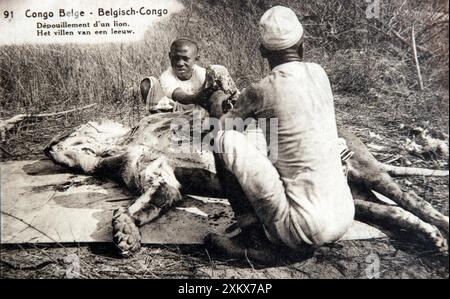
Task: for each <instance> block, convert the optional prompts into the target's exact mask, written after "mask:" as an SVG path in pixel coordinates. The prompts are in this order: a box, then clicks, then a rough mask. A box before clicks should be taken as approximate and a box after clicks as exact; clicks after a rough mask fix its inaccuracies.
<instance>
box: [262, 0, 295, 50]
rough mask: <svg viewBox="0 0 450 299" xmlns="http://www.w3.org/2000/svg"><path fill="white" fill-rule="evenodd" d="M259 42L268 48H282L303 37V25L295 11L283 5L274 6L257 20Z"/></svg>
mask: <svg viewBox="0 0 450 299" xmlns="http://www.w3.org/2000/svg"><path fill="white" fill-rule="evenodd" d="M259 31H260V33H261V43H262V44H263V46H264V47H265V48H266V49H268V50H274V51H277V50H284V49H287V48H290V47H292V46H293V45H295V44H296V43H297V42H298V41H299V40H300V39H301V38H302V37H303V26H302V24H300V21H299V20H298V18H297V15H296V14H295V12H294V11H293V10H292V9H290V8H287V7H284V6H274V7H272V8H271V9H269V10H268V11H266V12H265V13H264V14H263V16H262V17H261V20H260V21H259Z"/></svg>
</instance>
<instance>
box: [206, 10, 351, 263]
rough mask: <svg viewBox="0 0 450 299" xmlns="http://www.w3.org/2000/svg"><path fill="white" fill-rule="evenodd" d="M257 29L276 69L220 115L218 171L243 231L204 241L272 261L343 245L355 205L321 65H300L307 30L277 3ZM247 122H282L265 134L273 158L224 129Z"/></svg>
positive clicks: (264, 51) (264, 52)
mask: <svg viewBox="0 0 450 299" xmlns="http://www.w3.org/2000/svg"><path fill="white" fill-rule="evenodd" d="M259 29H260V34H261V39H260V41H261V46H260V51H261V55H262V56H263V57H264V58H266V59H267V60H268V62H269V65H270V68H271V72H270V74H269V75H268V76H267V77H265V78H264V79H262V80H261V81H260V82H258V83H255V84H252V85H250V86H249V87H248V88H246V89H244V90H243V91H242V94H241V96H240V98H239V100H238V101H237V103H236V105H235V106H234V108H233V109H232V110H230V111H229V112H227V113H226V114H224V115H222V116H221V118H220V123H221V124H222V130H221V131H219V132H218V134H217V135H216V138H215V147H216V153H215V160H216V166H217V172H218V175H219V179H220V181H221V184H222V186H223V187H224V188H225V190H226V191H227V192H228V194H227V195H229V196H228V198H229V200H230V203H231V206H232V208H233V210H234V212H235V215H236V219H237V224H238V225H239V227H240V229H241V234H240V235H238V236H235V237H228V236H225V235H219V234H210V235H208V236H207V237H206V239H205V244H206V245H207V246H209V247H211V248H214V249H218V250H221V251H223V252H226V253H227V254H229V255H232V256H235V257H242V258H244V257H248V258H251V259H254V260H257V261H260V262H269V261H272V260H273V258H275V257H276V256H277V255H279V254H280V249H283V248H289V249H290V250H294V251H299V250H302V249H304V248H312V249H313V248H315V247H317V246H321V245H322V244H325V243H330V242H334V241H337V240H339V239H340V238H341V237H342V236H343V235H344V233H345V232H346V231H347V229H348V228H349V227H350V225H351V224H352V222H353V217H354V210H355V208H354V204H353V199H352V196H351V193H350V188H349V187H348V185H347V180H346V177H345V175H344V172H343V169H342V163H341V159H340V153H339V149H338V146H337V144H338V135H337V127H336V120H335V113H334V104H333V95H332V92H331V87H330V83H329V80H328V77H327V75H326V73H325V71H324V70H323V69H322V67H320V66H319V65H317V64H314V63H306V62H303V61H302V58H303V57H302V56H303V35H304V32H303V27H302V25H301V24H300V22H299V20H298V18H297V16H296V15H295V13H294V12H293V11H292V10H291V9H289V8H286V7H282V6H276V7H273V8H271V9H269V10H268V11H267V12H266V13H264V15H263V16H262V17H261V21H260V24H259ZM249 117H252V118H255V119H261V118H262V119H266V120H270V119H276V120H277V121H278V125H277V127H276V129H277V132H266V134H265V136H266V140H267V144H268V152H269V153H270V155H269V157H267V156H266V155H264V153H261V152H259V151H258V150H257V149H256V148H255V147H254V146H253V145H252V144H251V143H249V142H247V140H246V139H245V137H244V136H243V134H242V133H240V132H238V131H235V130H227V128H226V120H227V119H238V118H242V119H247V118H249ZM273 134H277V135H276V136H277V138H275V139H277V140H276V141H275V142H274V141H273V140H271V139H273V138H271V137H273ZM273 153H276V154H275V155H274V154H273Z"/></svg>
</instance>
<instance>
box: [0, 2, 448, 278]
mask: <svg viewBox="0 0 450 299" xmlns="http://www.w3.org/2000/svg"><path fill="white" fill-rule="evenodd" d="M218 2H219V1H201V2H196V4H194V5H187V7H188V9H187V10H186V11H185V12H184V13H183V14H182V15H180V16H178V17H177V16H174V17H173V18H171V19H170V20H168V21H167V22H169V23H163V24H161V25H160V26H161V28H163V29H164V28H165V29H168V28H170V29H169V30H161V28H160V29H158V30H154V32H153V36H151V37H150V36H149V37H146V39H145V40H144V41H142V42H141V43H136V44H128V45H104V46H96V47H94V46H76V45H66V46H48V47H46V46H40V47H34V46H24V47H0V52H1V53H2V55H1V56H0V79H1V81H0V83H1V84H0V87H1V88H0V107H1V110H0V117H2V118H6V117H10V116H13V115H15V114H18V113H23V112H48V111H51V112H54V111H62V110H66V109H70V108H72V107H81V106H84V105H86V104H89V103H93V102H97V103H98V105H97V106H96V107H94V108H93V109H90V110H86V111H79V112H75V113H72V114H68V115H65V116H60V117H49V118H45V119H40V120H36V119H31V120H29V121H27V122H24V123H22V124H21V125H19V126H18V127H17V128H16V129H15V130H13V131H11V132H10V133H9V134H8V135H7V138H6V141H5V142H2V143H1V148H2V150H1V157H0V159H1V161H6V160H25V159H34V158H42V157H43V154H42V150H43V148H44V146H45V145H46V143H47V142H48V141H49V140H50V139H51V138H52V137H53V136H54V135H56V134H59V133H60V132H61V131H65V130H71V129H72V128H74V127H75V126H77V125H79V124H82V123H85V122H87V121H88V120H98V119H99V118H108V119H114V120H116V121H120V122H122V123H124V124H125V125H128V126H133V125H135V124H136V123H137V121H138V120H139V119H140V118H141V117H142V115H143V105H142V104H141V103H140V99H139V97H138V93H137V82H139V79H140V78H142V77H143V76H146V75H150V74H157V73H160V72H161V71H162V70H163V69H164V68H165V67H167V65H168V61H167V59H165V53H166V52H167V48H168V45H169V43H170V41H171V40H173V38H174V37H175V36H178V35H192V36H194V37H195V38H196V39H198V40H199V41H200V44H201V48H202V49H203V51H202V60H201V64H204V65H206V64H208V63H221V64H224V65H226V66H227V68H228V69H229V70H230V71H231V73H232V75H233V77H234V78H235V79H236V81H237V83H238V85H239V87H241V88H242V87H244V86H245V85H246V84H247V83H249V82H251V81H254V80H257V79H258V78H260V77H261V76H263V74H264V73H265V72H266V71H267V67H266V66H264V64H263V61H262V60H260V59H259V58H258V55H257V54H258V53H257V48H256V46H255V45H256V36H255V34H251V32H253V31H254V30H256V27H255V26H256V24H257V23H256V22H257V19H258V16H259V15H260V14H261V12H262V11H263V10H264V9H265V6H267V5H271V4H274V3H275V2H277V3H279V2H280V3H283V4H285V3H288V4H290V6H292V7H294V8H295V9H297V11H299V12H302V13H299V14H301V15H304V16H305V17H304V19H303V22H304V24H305V25H306V26H305V28H306V30H307V34H308V37H309V38H307V39H306V41H307V53H306V56H307V60H310V61H316V62H319V63H321V64H322V65H323V66H324V67H325V69H326V70H327V72H328V74H329V75H330V78H331V82H332V84H333V89H334V91H335V103H336V111H337V112H336V113H337V120H338V124H339V125H340V126H345V127H347V128H350V129H351V130H352V131H354V132H355V133H356V134H357V135H358V136H359V137H360V138H361V139H362V140H363V141H364V142H366V143H375V144H378V145H383V146H384V149H383V150H380V151H377V152H374V154H375V156H376V157H377V158H378V159H379V160H383V161H386V160H390V159H392V158H393V157H395V156H397V155H401V156H402V159H398V160H396V161H395V162H393V163H394V164H397V165H406V163H408V161H409V162H411V163H412V164H413V165H414V166H418V167H427V168H441V169H448V160H447V159H442V158H440V159H428V160H426V159H422V158H419V157H416V156H412V155H410V154H408V153H405V152H403V151H402V147H401V144H402V143H403V142H404V141H405V139H406V138H407V137H409V132H408V131H405V130H402V129H400V124H404V125H406V126H410V127H415V126H418V125H420V126H427V127H429V128H431V129H434V130H437V131H439V132H441V133H444V134H447V136H448V128H449V124H448V114H449V113H448V111H449V110H448V88H447V83H448V75H445V76H443V75H442V70H441V69H443V70H444V71H445V72H447V71H448V54H446V55H447V56H445V55H443V56H442V55H441V54H439V53H437V54H434V56H432V57H428V56H426V55H423V56H421V61H422V62H423V70H424V78H425V87H426V88H425V90H424V91H419V90H418V87H417V80H416V76H415V73H414V70H415V68H414V64H413V63H412V60H411V57H410V55H409V54H408V51H409V49H408V48H407V47H405V46H404V45H401V44H399V43H398V41H397V42H396V41H392V40H391V39H387V38H386V37H385V36H384V35H383V34H378V33H377V34H376V33H374V32H373V31H372V30H369V29H367V28H369V27H367V24H361V22H362V23H364V22H367V21H364V20H363V19H361V18H360V19H358V18H356V17H355V16H354V15H351V13H352V14H360V12H358V10H356V9H353V8H352V7H350V6H351V5H350V4H349V6H346V5H347V4H346V5H344V7H343V8H342V10H343V12H341V11H340V10H337V8H338V6H336V5H338V4H339V3H338V2H336V1H314V2H313V1H304V2H302V3H299V2H298V1H288V0H286V1H256V0H255V1H247V2H244V1H242V2H241V1H224V2H226V4H227V5H219V4H220V3H219V4H217V3H218ZM353 2H355V1H353ZM353 2H351V1H348V2H345V3H353ZM360 2H362V3H363V2H364V1H360ZM397 2H400V1H391V4H389V7H386V8H385V10H384V11H385V14H384V15H383V18H386V19H387V18H392V19H393V20H394V21H393V22H392V24H397V25H393V26H394V28H391V29H394V30H398V31H399V32H401V33H402V34H404V35H405V36H406V35H407V29H408V28H410V27H408V26H410V23H411V19H408V17H410V18H415V20H416V21H417V22H419V21H423V19H424V18H420V19H419V17H418V16H417V15H412V14H406V13H401V11H400V13H399V11H398V7H396V6H395V3H397ZM438 2H439V1H436V2H433V4H430V3H428V2H426V3H425V2H424V4H422V5H424V6H425V8H427V7H428V8H429V10H436V11H438V10H439V7H437V8H436V7H434V5H437V4H436V3H438ZM186 3H188V2H186ZM240 3H241V4H240ZM242 3H244V4H242ZM411 3H415V1H411ZM411 3H410V4H409V5H412V6H413V5H414V4H411ZM439 3H440V2H439ZM188 4H189V3H188ZM321 5H322V6H321ZM327 5H328V6H327ZM427 5H428V6H427ZM391 6H392V7H391ZM403 9H405V8H403ZM409 9H410V11H416V10H413V9H414V7H410V8H409ZM316 11H321V12H322V13H321V14H319V16H317V15H315V14H314V12H316ZM418 11H422V12H423V11H426V10H424V9H422V10H418ZM395 13H397V15H396V14H395ZM329 14H331V15H334V16H336V17H335V18H334V23H333V22H329V20H330V18H328V19H327V17H326V16H328V15H329ZM446 16H447V18H448V9H447V11H446ZM224 19H228V20H233V22H223V20H224ZM392 19H391V20H392ZM355 20H356V21H355ZM358 20H359V21H358ZM361 20H362V21H361ZM383 20H384V19H383ZM363 21H364V22H363ZM408 22H409V23H408ZM423 22H424V21H423ZM419 23H420V22H419ZM363 25H364V26H363ZM376 25H377V26H378V27H379V28H382V29H386V28H385V27H383V26H384V25H379V24H376ZM419 25H421V24H418V25H416V26H419ZM361 26H362V27H361ZM380 26H381V27H380ZM395 26H396V27H395ZM421 26H422V27H420V26H419V27H418V32H422V31H423V30H421V29H424V28H426V24H422V25H421ZM205 28H207V29H205ZM438 29H439V28H438ZM438 29H436V30H438ZM361 30H362V31H361ZM439 30H440V29H439ZM445 30H446V31H445ZM429 31H433V30H428V31H424V32H429ZM346 32H350V33H346ZM352 32H353V33H352ZM361 32H362V33H361ZM443 32H444V33H445V32H448V24H447V27H445V28H444V31H443ZM438 36H439V34H438ZM151 38H156V40H158V43H154V42H151V40H152V39H151ZM427 39H428V40H430V39H431V40H432V41H433V40H435V39H436V38H434V39H433V37H431V38H430V37H429V36H421V37H419V38H418V42H419V43H420V44H423V43H425V42H426V40H427ZM441 43H442V41H434V42H433V45H438V46H439V45H440V46H442V44H441ZM438 46H436V47H435V48H439V47H438ZM443 46H444V48H445V47H446V48H447V49H448V40H446V39H445V38H444V42H443ZM25 57H27V59H25ZM249 57H252V59H249ZM370 132H372V133H376V134H378V135H380V136H381V137H382V139H381V140H380V139H377V138H373V137H371V134H370ZM372 136H373V135H372ZM447 144H448V137H447ZM398 181H399V182H400V183H401V185H402V186H403V187H404V188H405V189H410V190H414V191H415V192H416V193H418V195H420V196H422V197H423V198H425V199H426V200H429V201H430V202H431V203H432V204H433V205H434V206H435V207H437V208H438V209H439V210H440V211H442V212H443V213H444V214H446V215H448V186H449V179H448V178H425V177H408V178H402V179H399V180H398ZM71 254H75V255H77V256H78V257H79V259H80V270H81V277H88V278H118V277H121V278H251V277H254V278H366V277H367V274H368V273H369V274H370V273H372V274H373V271H372V269H374V268H373V266H374V265H376V264H377V262H378V258H379V263H380V268H379V270H380V271H379V272H380V273H379V276H380V277H381V278H448V277H449V268H448V267H449V259H448V255H438V254H435V253H433V252H429V251H427V250H426V249H421V248H417V247H416V246H414V245H413V244H411V243H408V242H407V241H402V242H400V241H393V240H389V239H379V240H370V241H352V242H342V243H339V244H335V245H332V246H328V247H324V248H322V249H320V250H319V251H317V252H316V253H314V254H313V255H312V256H307V257H303V258H299V260H296V261H290V262H289V263H288V262H286V263H285V264H283V265H277V266H273V267H262V266H261V265H257V264H254V263H252V262H250V261H243V262H239V261H234V260H229V259H227V258H226V257H221V256H216V255H214V254H213V253H209V252H207V251H206V250H205V249H204V248H203V247H202V246H176V245H170V246H156V245H155V246H147V247H144V248H143V250H142V251H141V252H140V253H139V254H138V255H136V256H134V257H133V258H132V259H127V260H125V259H119V258H117V257H116V256H115V255H114V250H113V248H112V245H110V244H72V245H67V246H66V247H64V248H60V247H55V246H45V245H39V246H34V245H28V246H19V245H16V246H4V245H2V248H1V256H0V261H1V264H0V266H1V268H0V271H1V273H0V277H2V278H64V277H67V274H66V270H67V269H68V268H69V266H70V262H68V261H67V257H68V256H71ZM371 271H372V272H371Z"/></svg>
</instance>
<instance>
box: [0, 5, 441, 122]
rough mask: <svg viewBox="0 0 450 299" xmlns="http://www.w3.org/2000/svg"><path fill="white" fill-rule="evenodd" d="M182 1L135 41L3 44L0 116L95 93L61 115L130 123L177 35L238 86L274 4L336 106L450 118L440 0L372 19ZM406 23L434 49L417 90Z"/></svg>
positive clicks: (356, 10)
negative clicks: (75, 111)
mask: <svg viewBox="0 0 450 299" xmlns="http://www.w3.org/2000/svg"><path fill="white" fill-rule="evenodd" d="M181 1H182V2H183V4H184V6H185V9H184V10H183V11H182V12H180V13H178V14H176V15H173V16H171V17H170V19H166V20H163V21H161V22H160V23H158V24H157V25H156V26H155V27H153V28H152V29H151V30H149V31H148V32H147V33H146V35H145V37H144V38H143V39H142V40H141V41H139V42H134V43H114V44H113V43H110V44H96V45H79V44H64V45H56V44H53V45H20V46H2V47H0V117H2V118H6V117H9V116H12V115H14V114H17V113H22V112H27V113H38V112H45V111H60V110H64V109H67V108H72V107H80V106H84V105H87V104H90V103H94V102H95V103H98V105H97V107H96V108H95V109H93V110H91V111H87V112H83V113H81V115H79V116H77V117H75V118H74V119H69V120H67V119H68V118H67V117H66V121H65V123H64V124H65V125H66V126H69V127H70V126H71V125H74V124H76V123H77V122H82V121H86V120H87V119H97V118H102V117H108V118H113V119H116V120H119V121H122V122H124V123H125V124H126V125H134V124H135V123H136V122H137V121H138V120H139V119H140V118H141V117H142V115H143V105H142V102H141V99H140V96H139V93H138V84H139V82H140V80H141V79H142V78H143V77H144V76H149V75H159V74H160V73H161V72H162V71H164V70H165V69H166V68H167V67H168V66H169V60H168V51H169V46H170V43H171V42H172V41H173V40H174V39H175V38H176V37H179V36H190V37H192V38H194V39H196V40H197V41H198V42H199V45H200V49H201V52H200V54H201V60H200V62H199V63H200V64H201V65H204V66H206V65H208V64H222V65H225V66H226V67H227V68H228V69H229V71H230V73H231V74H232V76H233V78H234V79H235V80H236V82H237V84H238V86H239V87H240V88H243V87H245V86H246V85H247V84H249V83H250V82H252V81H256V80H259V79H260V78H262V77H264V75H265V74H266V73H267V72H268V68H267V65H266V63H265V62H264V61H263V59H262V58H261V57H260V55H259V51H258V21H259V18H260V16H261V15H262V14H263V12H264V11H265V10H266V9H268V8H270V7H272V6H274V5H278V4H281V5H286V6H289V7H291V8H292V9H294V10H295V11H296V13H297V14H298V16H299V17H300V19H301V21H302V23H303V25H304V28H305V32H306V37H305V59H306V60H307V61H313V62H317V63H320V64H321V65H322V66H323V67H324V68H325V70H326V71H327V73H328V74H329V76H330V80H331V82H332V85H333V90H334V92H335V94H336V95H337V98H339V96H341V95H342V96H343V97H346V98H347V99H346V100H344V101H343V102H342V103H338V105H340V107H341V108H342V109H344V110H346V109H348V111H350V112H351V113H359V112H360V113H365V111H364V107H365V106H366V105H369V106H381V107H383V108H382V109H381V113H382V112H383V111H384V110H386V108H387V107H391V108H392V109H395V116H397V115H405V116H411V115H416V114H417V115H418V116H419V117H420V116H424V115H431V117H432V121H435V122H436V123H437V124H438V125H439V126H441V127H442V128H445V127H448V121H447V120H446V119H447V117H448V87H447V86H448V3H447V1H443V0H427V1H417V0H391V1H384V0H381V1H380V8H381V11H380V13H381V14H380V16H379V18H378V19H376V18H372V19H369V18H367V16H366V8H367V5H368V3H367V2H366V1H364V0H346V1H337V0H330V1H326V0H305V1H294V0H275V1H270V0H247V1H238V0H202V1H193V0H192V1H188V0H181ZM412 26H414V28H415V31H416V40H417V44H418V45H420V46H423V47H425V48H427V49H429V50H430V52H431V53H425V52H423V51H419V57H418V58H419V61H420V65H421V70H422V74H423V78H424V85H425V90H423V91H420V90H419V87H418V80H417V74H416V67H415V64H414V58H413V55H412V49H411V47H409V46H408V45H407V44H405V43H403V42H401V41H400V40H399V39H398V38H396V37H395V36H394V35H393V32H394V31H395V32H397V33H399V34H400V35H401V36H403V37H404V39H406V40H408V41H410V40H411V29H412ZM349 99H350V100H349ZM355 109H357V110H355ZM383 109H384V110H383ZM68 117H69V116H68ZM69 118H70V117H69ZM445 130H447V131H448V128H445Z"/></svg>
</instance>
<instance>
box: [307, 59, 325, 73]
mask: <svg viewBox="0 0 450 299" xmlns="http://www.w3.org/2000/svg"><path fill="white" fill-rule="evenodd" d="M304 64H305V66H306V67H307V68H308V69H309V70H311V71H313V72H317V73H321V74H325V75H326V71H325V69H324V68H323V67H322V66H321V65H320V64H318V63H315V62H304Z"/></svg>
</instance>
